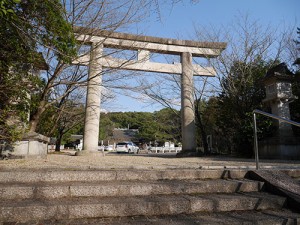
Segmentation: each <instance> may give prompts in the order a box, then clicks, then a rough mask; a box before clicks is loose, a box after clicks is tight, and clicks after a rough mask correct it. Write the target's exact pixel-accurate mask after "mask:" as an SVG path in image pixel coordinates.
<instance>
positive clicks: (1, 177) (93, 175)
mask: <svg viewBox="0 0 300 225" xmlns="http://www.w3.org/2000/svg"><path fill="white" fill-rule="evenodd" d="M246 173H247V171H246V170H200V169H172V170H95V171H91V170H76V171H43V170H41V171H38V170H37V171H1V172H0V182H2V183H7V182H19V183H28V182H62V181H63V182H72V181H81V182H84V181H87V182H90V181H109V180H172V179H177V180H186V179H193V180H194V179H223V178H232V179H241V178H244V177H245V175H246Z"/></svg>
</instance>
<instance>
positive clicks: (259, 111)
mask: <svg viewBox="0 0 300 225" xmlns="http://www.w3.org/2000/svg"><path fill="white" fill-rule="evenodd" d="M256 113H258V114H261V115H264V116H267V117H271V118H273V119H276V120H279V121H282V122H284V123H289V124H291V125H294V126H297V127H300V123H297V122H295V121H292V120H288V119H284V118H282V117H279V116H275V115H273V114H271V113H266V112H264V111H261V110H258V109H255V110H253V123H254V127H253V130H254V153H255V163H256V169H257V170H258V169H259V157H258V142H257V126H256Z"/></svg>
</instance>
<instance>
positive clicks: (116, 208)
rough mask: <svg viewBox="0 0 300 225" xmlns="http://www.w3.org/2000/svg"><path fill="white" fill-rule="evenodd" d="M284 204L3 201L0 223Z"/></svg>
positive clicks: (204, 198) (248, 198)
mask: <svg viewBox="0 0 300 225" xmlns="http://www.w3.org/2000/svg"><path fill="white" fill-rule="evenodd" d="M285 201H286V199H285V198H283V197H279V196H274V195H269V194H266V193H258V192H256V193H234V194H210V195H204V194H202V195H201V194H194V195H186V194H185V195H154V196H152V195H150V196H135V197H127V196H124V197H102V198H99V197H98V198H96V197H85V198H83V197H81V198H62V199H52V200H45V199H42V200H32V199H26V200H19V201H16V200H6V201H3V202H1V203H0V222H3V223H4V222H19V223H22V222H28V221H32V220H61V219H83V218H84V219H87V218H100V217H129V216H130V217H131V216H140V215H143V216H155V215H178V214H191V213H195V212H228V211H238V210H267V209H281V208H282V207H283V206H284V204H285Z"/></svg>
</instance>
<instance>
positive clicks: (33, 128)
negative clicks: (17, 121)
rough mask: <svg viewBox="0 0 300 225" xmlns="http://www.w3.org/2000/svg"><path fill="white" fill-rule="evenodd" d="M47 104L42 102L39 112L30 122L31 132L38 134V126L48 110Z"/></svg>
mask: <svg viewBox="0 0 300 225" xmlns="http://www.w3.org/2000/svg"><path fill="white" fill-rule="evenodd" d="M45 106H46V102H45V101H41V103H40V105H39V107H38V110H37V111H36V113H35V114H33V116H32V118H31V119H30V121H29V131H30V132H36V129H37V125H38V123H39V120H40V118H41V115H42V114H43V112H44V111H45V110H46V107H45Z"/></svg>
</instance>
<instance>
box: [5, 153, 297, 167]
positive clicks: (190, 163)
mask: <svg viewBox="0 0 300 225" xmlns="http://www.w3.org/2000/svg"><path fill="white" fill-rule="evenodd" d="M260 166H261V168H268V169H270V168H287V169H288V168H297V169H300V161H279V160H262V161H261V164H260ZM165 168H168V169H172V168H201V169H222V168H229V169H230V168H240V169H253V168H255V162H254V159H243V158H232V157H222V156H213V157H187V158H176V155H175V154H174V153H164V154H155V153H152V154H138V155H133V154H116V153H114V152H112V153H105V155H103V153H102V152H99V154H93V155H91V156H75V151H71V150H66V151H62V152H60V153H59V154H57V153H53V152H50V153H49V154H48V155H47V158H46V159H9V160H0V170H2V171H3V170H16V169H18V170H35V169H47V170H48V169H165Z"/></svg>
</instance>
